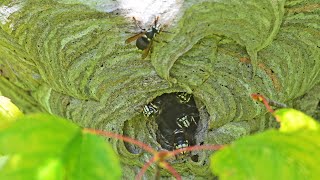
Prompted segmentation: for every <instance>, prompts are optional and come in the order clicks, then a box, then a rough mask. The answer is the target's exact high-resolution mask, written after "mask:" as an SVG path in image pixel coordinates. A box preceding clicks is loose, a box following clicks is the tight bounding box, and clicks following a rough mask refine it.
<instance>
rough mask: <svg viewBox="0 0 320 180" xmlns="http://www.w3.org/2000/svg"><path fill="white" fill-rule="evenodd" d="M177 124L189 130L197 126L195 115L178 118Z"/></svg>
mask: <svg viewBox="0 0 320 180" xmlns="http://www.w3.org/2000/svg"><path fill="white" fill-rule="evenodd" d="M176 123H177V125H178V126H179V127H180V128H181V129H188V128H189V127H190V126H193V125H197V122H196V121H195V119H194V116H193V114H191V115H184V116H182V117H180V118H177V120H176Z"/></svg>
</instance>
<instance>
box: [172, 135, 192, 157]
mask: <svg viewBox="0 0 320 180" xmlns="http://www.w3.org/2000/svg"><path fill="white" fill-rule="evenodd" d="M173 137H174V138H173V139H174V144H173V145H174V148H175V149H182V148H186V147H188V146H189V142H188V140H187V139H186V136H185V132H184V131H183V130H182V129H176V130H174V132H173ZM185 153H186V151H182V152H181V154H185Z"/></svg>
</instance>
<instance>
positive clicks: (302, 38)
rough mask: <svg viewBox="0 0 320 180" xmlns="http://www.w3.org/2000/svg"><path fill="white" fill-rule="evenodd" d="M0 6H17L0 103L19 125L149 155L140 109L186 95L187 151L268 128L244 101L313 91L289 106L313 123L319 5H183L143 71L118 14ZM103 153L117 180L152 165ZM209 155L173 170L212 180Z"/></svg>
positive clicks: (2, 64)
mask: <svg viewBox="0 0 320 180" xmlns="http://www.w3.org/2000/svg"><path fill="white" fill-rule="evenodd" d="M0 1H1V3H0V5H1V6H8V7H10V6H14V5H17V4H18V5H19V6H21V8H20V9H19V10H18V11H16V12H15V13H13V14H12V15H11V16H10V17H9V19H8V22H6V23H2V24H0V25H1V26H0V27H1V28H0V74H1V76H0V91H1V94H2V95H4V96H7V97H9V98H11V99H12V101H13V102H14V103H15V104H17V105H18V106H19V108H21V109H22V110H23V111H24V112H25V113H31V112H40V111H42V112H49V113H52V114H56V115H60V116H62V117H65V118H68V119H70V120H72V121H73V122H75V123H76V124H78V125H80V126H81V127H88V128H89V127H90V128H95V129H102V130H106V131H112V132H116V133H119V134H125V135H128V136H130V137H133V138H136V139H138V140H140V141H143V142H145V143H146V144H150V145H151V146H153V147H154V148H156V149H159V143H158V142H157V141H156V137H155V131H156V130H157V125H156V123H155V122H154V120H153V119H152V118H146V117H144V116H143V115H142V107H143V106H144V105H145V104H148V103H149V102H151V101H152V100H153V99H154V98H156V97H157V96H160V95H162V94H164V93H170V92H188V93H192V94H193V95H194V97H195V100H196V103H197V107H198V109H199V111H200V116H201V120H200V124H199V128H198V132H197V135H196V139H197V143H200V142H204V143H205V144H225V143H230V142H231V141H233V140H235V139H238V138H240V137H242V136H245V135H248V134H250V133H254V132H257V131H262V130H264V129H266V128H269V127H275V126H276V123H275V121H274V120H273V119H272V118H270V116H269V115H266V110H265V108H264V106H263V105H262V104H259V103H257V102H255V101H253V100H252V98H251V96H250V95H251V94H252V93H261V94H263V95H265V96H266V97H268V98H270V99H273V100H276V101H279V102H284V103H288V104H290V103H292V102H294V101H293V100H295V99H297V98H298V97H301V96H302V95H305V94H306V93H308V92H310V90H312V93H311V94H310V93H309V94H307V95H305V96H304V98H300V99H299V102H302V103H304V102H306V101H308V102H310V106H308V105H306V106H305V107H306V108H308V110H309V111H310V113H311V114H312V113H313V111H312V108H314V109H315V110H316V108H317V107H316V106H317V103H318V102H319V99H320V97H319V96H320V95H319V94H320V93H319V92H320V86H319V85H317V84H319V82H320V2H319V0H308V1H307V0H287V1H284V0H261V1H256V0H247V1H239V0H224V1H210V0H208V1H197V0H188V1H185V4H184V5H183V7H182V10H181V12H180V13H181V18H180V19H179V20H178V21H177V23H175V24H172V25H171V26H168V27H167V29H166V31H169V32H171V33H160V34H159V35H157V36H156V37H155V38H156V39H157V42H153V45H154V46H153V48H152V52H151V53H150V54H149V56H148V57H147V58H146V59H144V60H142V59H141V51H140V50H138V49H137V48H136V46H135V45H134V44H133V43H132V44H125V43H124V41H125V40H126V39H127V38H128V37H130V36H132V34H130V33H128V32H130V31H132V29H134V23H133V22H132V21H131V19H127V18H124V17H123V16H122V15H121V14H119V13H115V12H110V13H106V12H99V11H97V10H95V9H94V8H91V7H90V6H87V5H83V4H77V3H63V2H61V1H54V0H46V1H41V0H25V1H23V2H17V1H14V0H0ZM72 2H74V1H72ZM0 16H1V14H0ZM160 18H161V15H160ZM312 88H313V89H312ZM304 100H306V101H304ZM298 107H302V108H303V107H304V106H299V105H298ZM310 108H311V109H310ZM318 108H319V107H318ZM318 110H319V109H318ZM315 114H316V113H315ZM318 115H319V114H318ZM109 141H110V143H111V144H112V145H113V147H114V150H115V151H116V152H117V153H118V154H119V155H120V158H121V162H122V164H123V165H124V166H123V168H124V170H123V171H124V172H125V175H124V176H125V177H131V178H132V177H133V174H136V173H137V172H138V170H139V169H140V168H141V166H142V165H143V164H144V163H145V162H146V161H147V159H148V158H150V155H149V154H147V153H145V152H144V151H142V150H141V149H138V148H137V147H135V146H133V145H129V144H125V143H123V142H122V141H118V140H116V139H110V140H109ZM210 154H211V153H210V152H199V153H198V156H199V159H198V161H196V162H194V161H192V160H190V159H187V161H188V163H181V162H180V161H173V162H172V163H173V166H174V167H175V168H176V169H177V170H178V171H179V172H180V173H181V174H182V175H183V176H185V177H190V178H192V177H194V176H197V177H200V176H202V177H207V176H212V175H211V174H210V171H209V169H208V156H209V155H210ZM153 168H154V167H153ZM149 173H150V175H151V174H152V173H153V172H152V171H150V172H149ZM165 173H166V172H164V174H165Z"/></svg>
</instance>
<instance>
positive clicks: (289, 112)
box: [274, 109, 319, 132]
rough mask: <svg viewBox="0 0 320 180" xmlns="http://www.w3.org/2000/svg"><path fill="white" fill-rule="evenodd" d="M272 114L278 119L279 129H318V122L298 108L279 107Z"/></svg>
mask: <svg viewBox="0 0 320 180" xmlns="http://www.w3.org/2000/svg"><path fill="white" fill-rule="evenodd" d="M274 115H275V116H276V117H278V118H279V120H280V123H281V126H280V131H283V132H291V131H296V130H299V129H308V130H319V124H318V123H317V122H316V120H314V119H313V118H312V117H310V116H308V115H306V114H304V113H302V112H300V111H298V110H295V109H279V110H277V111H276V112H275V113H274Z"/></svg>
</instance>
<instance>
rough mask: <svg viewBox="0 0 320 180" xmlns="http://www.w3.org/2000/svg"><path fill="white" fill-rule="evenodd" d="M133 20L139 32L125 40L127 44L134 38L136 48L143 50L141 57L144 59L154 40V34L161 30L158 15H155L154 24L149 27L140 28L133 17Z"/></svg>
mask: <svg viewBox="0 0 320 180" xmlns="http://www.w3.org/2000/svg"><path fill="white" fill-rule="evenodd" d="M133 20H134V22H135V24H136V26H138V27H139V28H140V29H141V32H140V33H138V34H136V35H134V36H132V37H130V38H128V39H127V40H126V41H125V42H126V43H127V44H128V43H131V42H132V41H135V40H136V46H137V48H138V49H140V50H143V53H142V59H144V58H146V57H147V56H148V54H149V52H150V49H151V47H152V43H153V40H154V39H153V38H154V37H155V36H156V34H159V33H160V32H161V28H160V24H158V20H159V17H156V19H155V20H154V25H153V26H151V27H150V28H149V29H143V28H141V27H140V26H139V25H138V23H137V20H136V19H135V18H134V17H133Z"/></svg>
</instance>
